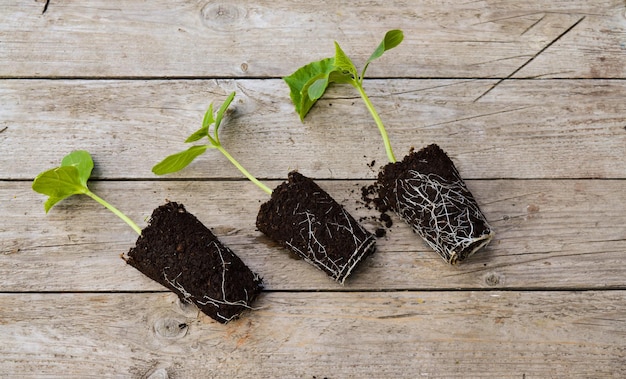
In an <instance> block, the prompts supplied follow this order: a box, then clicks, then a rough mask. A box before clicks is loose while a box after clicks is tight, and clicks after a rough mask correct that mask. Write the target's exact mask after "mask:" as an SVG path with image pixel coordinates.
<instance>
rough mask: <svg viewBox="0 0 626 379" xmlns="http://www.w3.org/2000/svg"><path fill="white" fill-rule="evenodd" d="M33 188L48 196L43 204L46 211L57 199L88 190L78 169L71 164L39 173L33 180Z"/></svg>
mask: <svg viewBox="0 0 626 379" xmlns="http://www.w3.org/2000/svg"><path fill="white" fill-rule="evenodd" d="M33 190H34V191H35V192H38V193H41V194H44V195H47V196H49V198H48V200H47V201H46V202H45V204H44V209H45V210H46V213H48V211H49V210H50V208H52V206H53V205H55V204H56V203H58V202H59V201H61V200H63V199H65V198H68V197H70V196H72V195H80V194H84V193H87V192H88V191H89V189H88V188H87V186H86V184H84V183H83V179H82V178H81V173H80V172H79V169H78V168H77V167H76V166H73V165H68V166H61V167H57V168H53V169H51V170H48V171H44V172H42V173H40V174H39V175H37V177H36V178H35V180H34V181H33Z"/></svg>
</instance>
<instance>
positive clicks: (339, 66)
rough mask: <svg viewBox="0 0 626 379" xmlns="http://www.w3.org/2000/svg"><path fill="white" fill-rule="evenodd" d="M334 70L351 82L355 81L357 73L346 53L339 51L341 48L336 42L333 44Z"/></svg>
mask: <svg viewBox="0 0 626 379" xmlns="http://www.w3.org/2000/svg"><path fill="white" fill-rule="evenodd" d="M334 65H335V69H336V70H338V71H340V72H341V73H342V74H344V75H348V76H350V77H351V78H352V79H353V80H355V79H357V78H358V77H357V72H356V67H355V66H354V63H352V60H351V59H350V58H349V57H348V56H347V55H346V53H344V52H343V50H341V47H340V46H339V44H338V43H337V42H335V61H334Z"/></svg>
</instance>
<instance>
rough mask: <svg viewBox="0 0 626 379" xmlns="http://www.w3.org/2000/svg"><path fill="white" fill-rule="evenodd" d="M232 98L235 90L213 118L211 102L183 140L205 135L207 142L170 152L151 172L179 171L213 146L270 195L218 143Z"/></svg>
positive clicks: (267, 188) (163, 173)
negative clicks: (197, 127) (221, 127)
mask: <svg viewBox="0 0 626 379" xmlns="http://www.w3.org/2000/svg"><path fill="white" fill-rule="evenodd" d="M234 98H235V92H231V94H230V95H228V97H227V98H226V100H225V101H224V103H223V104H222V106H221V107H220V109H219V110H218V111H217V113H216V114H215V118H213V104H211V105H210V106H209V109H208V110H207V112H206V113H205V114H204V119H203V120H202V128H200V129H199V130H198V131H196V132H195V133H194V134H192V135H191V136H190V137H189V138H187V140H186V141H185V142H194V141H197V140H199V139H201V138H202V137H205V136H206V137H207V139H208V140H209V144H207V145H198V146H192V147H190V148H189V149H187V150H185V151H181V152H180V153H176V154H172V155H170V156H169V157H166V158H165V159H163V160H162V161H161V162H159V163H157V164H156V165H155V166H154V167H153V168H152V172H154V173H155V174H157V175H165V174H171V173H173V172H176V171H180V170H182V169H184V168H185V167H187V166H188V165H189V164H190V163H191V162H193V160H194V159H196V158H197V157H198V156H200V155H202V154H204V152H206V150H207V149H209V148H213V149H216V150H218V151H219V152H220V153H222V155H224V157H226V159H228V160H229V161H230V162H231V163H232V164H233V165H234V166H235V167H237V169H238V170H239V171H240V172H241V173H242V174H244V175H245V176H246V177H247V178H248V179H250V181H252V182H253V183H254V184H256V185H257V186H258V187H259V188H261V189H262V190H263V191H265V192H266V193H268V194H270V195H271V194H272V190H271V189H270V188H269V187H268V186H266V185H265V184H263V183H261V182H260V181H259V180H258V179H257V178H255V177H254V176H252V175H251V174H250V173H249V172H248V171H247V170H246V169H245V168H244V167H243V166H242V165H240V164H239V162H237V160H235V158H233V157H232V156H231V155H230V154H229V153H228V151H226V149H224V147H223V146H222V144H221V143H220V139H219V134H218V132H219V127H220V124H221V123H222V119H223V117H224V114H225V113H226V110H227V109H228V106H229V105H230V104H231V102H232V101H233V99H234ZM211 124H214V126H213V135H211V132H210V130H209V128H210V126H211Z"/></svg>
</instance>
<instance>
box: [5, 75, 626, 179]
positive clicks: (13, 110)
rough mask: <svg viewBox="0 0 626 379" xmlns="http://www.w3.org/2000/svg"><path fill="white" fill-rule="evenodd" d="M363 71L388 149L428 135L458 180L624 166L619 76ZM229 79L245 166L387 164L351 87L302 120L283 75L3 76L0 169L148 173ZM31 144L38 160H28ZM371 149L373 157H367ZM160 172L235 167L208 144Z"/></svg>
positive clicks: (266, 169)
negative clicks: (179, 165) (75, 154)
mask: <svg viewBox="0 0 626 379" xmlns="http://www.w3.org/2000/svg"><path fill="white" fill-rule="evenodd" d="M496 83H497V82H496V81H473V80H396V79H390V80H371V81H367V82H366V84H365V85H366V89H367V91H368V93H369V94H370V96H371V98H372V102H373V103H374V104H375V106H376V108H377V109H378V110H379V112H380V114H381V117H382V118H383V120H384V121H385V123H386V125H387V128H388V133H389V135H390V138H391V143H392V145H393V147H394V150H395V152H396V156H398V157H402V156H404V155H405V154H406V153H407V152H408V151H409V149H410V148H411V147H415V148H421V147H423V146H425V145H427V144H430V143H438V144H439V145H440V146H441V147H442V148H443V149H444V150H446V151H448V153H449V154H450V156H451V158H452V159H453V161H454V162H455V164H456V165H457V167H458V169H459V170H460V172H461V175H462V176H463V177H464V178H475V179H494V178H624V177H625V176H626V161H625V160H624V159H623V158H624V156H626V129H625V126H626V122H625V121H624V114H625V113H626V106H625V105H624V101H623V99H624V98H626V83H624V81H622V80H598V81H579V80H554V81H553V80H514V81H513V80H512V81H505V82H503V83H501V84H499V85H497V86H496V87H495V88H493V89H492V90H491V91H490V92H489V93H488V94H486V95H485V96H483V97H481V98H480V100H478V101H474V100H475V99H476V98H478V97H479V96H481V95H482V94H483V93H484V92H485V91H487V90H489V89H490V88H491V86H492V85H494V84H496ZM230 91H237V97H236V98H235V100H234V102H233V105H231V108H232V111H231V113H230V114H229V116H227V118H226V119H225V122H224V124H223V126H222V128H221V129H220V130H221V131H220V134H221V139H222V143H223V145H224V146H225V147H226V148H227V149H229V150H230V152H231V154H232V155H233V156H234V157H236V158H237V159H238V160H239V161H240V163H241V164H243V165H244V166H245V167H246V168H247V169H248V170H249V171H250V172H251V173H252V174H253V175H255V176H257V177H259V178H273V179H282V178H286V176H287V172H288V171H290V170H292V169H299V170H300V171H301V172H302V173H303V174H305V175H307V176H310V177H314V178H329V179H344V178H345V179H348V178H349V179H363V178H375V177H376V175H377V169H378V168H379V167H380V166H382V165H384V164H385V163H386V155H385V151H384V147H383V143H382V141H381V138H380V135H379V133H378V130H377V128H376V126H375V124H374V122H373V120H372V118H371V116H370V114H369V113H368V111H367V109H366V108H365V105H364V104H363V102H362V101H361V99H360V98H359V97H358V94H357V93H356V91H355V90H354V89H352V88H351V87H345V86H344V87H341V86H336V87H333V88H331V90H330V91H329V93H327V95H326V96H325V97H324V98H323V99H321V100H320V101H318V104H316V106H315V107H314V108H313V110H312V111H311V113H310V114H309V116H308V117H307V119H306V120H305V122H304V123H301V122H300V120H299V118H298V116H297V115H296V114H295V112H294V110H293V106H292V105H291V102H290V100H289V94H288V89H287V86H286V85H285V84H284V83H283V82H282V80H279V79H274V80H224V81H222V80H219V81H214V80H173V81H171V80H167V81H165V80H164V81H161V80H159V81H127V80H123V81H118V80H110V81H109V80H87V81H84V80H79V81H73V80H55V81H50V80H10V81H4V82H2V83H1V85H0V99H1V101H2V103H3V108H2V110H0V128H4V131H3V132H2V133H0V143H2V148H3V152H4V154H5V156H6V158H5V159H9V157H10V158H11V159H12V160H13V161H14V162H20V164H19V165H16V164H3V165H0V178H3V179H32V178H34V177H35V175H37V174H38V173H39V172H41V171H43V170H44V169H47V168H48V167H52V166H54V165H57V164H58V162H59V160H60V159H61V157H62V156H63V155H65V154H67V153H68V152H70V151H71V150H74V149H87V150H89V151H90V152H91V153H92V155H93V156H94V159H95V161H96V170H95V172H94V176H95V177H97V178H106V179H120V178H149V179H154V178H156V177H155V176H154V175H153V174H152V173H151V168H152V166H153V165H154V164H156V163H157V162H159V161H160V160H161V159H163V158H164V157H165V156H167V155H168V154H172V153H174V152H178V151H181V150H183V149H185V148H187V146H188V145H185V144H184V143H183V141H184V140H185V138H186V137H187V136H189V135H190V134H191V133H193V132H194V131H195V130H197V129H198V128H199V126H200V123H201V121H202V116H203V115H204V112H205V110H206V108H207V107H208V105H209V104H210V103H211V102H215V103H216V104H220V103H221V102H222V101H223V100H224V99H225V97H226V95H227V94H228V93H229V92H230ZM33 149H36V151H37V157H38V159H36V160H35V159H31V155H32V151H33ZM372 161H374V162H375V164H374V166H373V167H369V166H368V165H370V164H371V162H372ZM168 177H171V178H183V177H185V178H241V177H243V176H242V175H241V174H240V173H239V172H237V170H236V169H235V168H234V167H233V166H232V165H231V164H230V163H229V162H228V161H227V160H226V159H225V158H223V157H222V156H220V155H219V154H218V153H217V152H216V151H209V152H208V153H207V154H206V155H205V156H203V157H201V159H199V160H198V161H197V162H194V164H192V165H191V166H189V167H187V168H186V169H185V171H183V172H181V173H178V174H174V175H170V176H168Z"/></svg>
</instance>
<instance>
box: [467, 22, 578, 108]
mask: <svg viewBox="0 0 626 379" xmlns="http://www.w3.org/2000/svg"><path fill="white" fill-rule="evenodd" d="M586 17H587V16H582V17H581V18H579V19H578V21H576V22H575V23H574V24H572V26H570V27H569V28H567V29H565V31H564V32H563V33H561V34H559V35H558V36H556V38H554V39H553V40H552V41H550V43H548V44H547V45H546V46H544V47H543V48H542V49H541V50H539V51H538V52H537V53H536V54H535V55H533V56H532V57H531V58H530V59H529V60H527V61H526V62H524V63H523V64H522V65H521V66H519V67H518V68H517V69H515V70H514V71H513V72H512V73H510V74H509V75H507V76H506V77H504V78H502V79H500V80H498V81H497V82H496V83H494V84H493V85H492V86H491V87H489V89H488V90H487V91H485V92H483V93H482V95H480V96H478V97H477V98H476V99H474V101H473V102H474V103H475V102H477V101H478V100H480V99H482V98H483V97H484V96H485V95H487V94H488V93H489V92H491V91H493V89H494V88H496V87H497V86H498V85H500V83H502V82H504V81H505V80H507V79H510V78H511V77H513V75H515V74H517V73H518V72H520V71H521V70H522V69H523V68H524V67H526V66H527V65H528V64H530V62H532V61H534V60H535V58H537V57H538V56H539V55H541V54H542V53H543V52H544V51H546V50H547V49H549V48H550V46H552V45H554V44H555V43H556V42H557V41H558V40H560V39H561V38H563V37H564V36H565V35H566V34H568V33H569V32H571V31H572V30H573V29H574V28H575V27H576V26H577V25H578V24H580V23H581V22H582V21H583V20H584V19H585V18H586Z"/></svg>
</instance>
